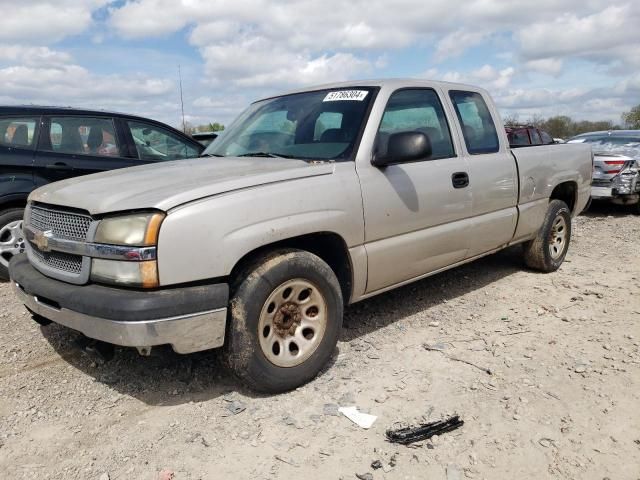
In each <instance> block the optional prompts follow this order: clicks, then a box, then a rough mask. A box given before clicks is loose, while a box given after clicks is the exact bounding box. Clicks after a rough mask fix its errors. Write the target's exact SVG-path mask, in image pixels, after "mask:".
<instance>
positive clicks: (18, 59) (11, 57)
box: [0, 44, 71, 66]
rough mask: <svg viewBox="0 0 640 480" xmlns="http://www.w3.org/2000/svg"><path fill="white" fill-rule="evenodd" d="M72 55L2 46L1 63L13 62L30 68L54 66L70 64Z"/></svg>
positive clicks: (25, 47)
mask: <svg viewBox="0 0 640 480" xmlns="http://www.w3.org/2000/svg"><path fill="white" fill-rule="evenodd" d="M70 61H71V55H69V54H68V53H66V52H60V51H56V50H51V49H50V48H48V47H32V46H25V45H2V44H0V62H13V63H20V64H22V65H29V66H54V65H62V64H65V63H69V62H70Z"/></svg>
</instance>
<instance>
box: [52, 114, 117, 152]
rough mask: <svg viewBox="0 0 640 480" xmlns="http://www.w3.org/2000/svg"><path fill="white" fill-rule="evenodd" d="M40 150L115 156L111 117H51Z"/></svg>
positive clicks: (113, 129)
mask: <svg viewBox="0 0 640 480" xmlns="http://www.w3.org/2000/svg"><path fill="white" fill-rule="evenodd" d="M46 140H47V139H45V141H44V142H41V145H42V149H43V150H49V151H53V152H59V153H70V154H80V155H95V156H99V157H119V156H120V145H119V144H118V140H117V139H116V133H115V128H114V126H113V120H111V119H108V118H93V117H51V118H50V127H49V136H48V142H47V141H46Z"/></svg>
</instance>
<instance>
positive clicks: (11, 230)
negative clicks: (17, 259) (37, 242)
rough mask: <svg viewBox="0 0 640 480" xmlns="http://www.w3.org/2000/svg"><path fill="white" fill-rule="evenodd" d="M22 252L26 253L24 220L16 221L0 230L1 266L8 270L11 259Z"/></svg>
mask: <svg viewBox="0 0 640 480" xmlns="http://www.w3.org/2000/svg"><path fill="white" fill-rule="evenodd" d="M22 252H24V235H23V234H22V220H16V221H14V222H10V223H8V224H6V225H4V226H3V227H2V228H0V265H2V266H3V267H5V268H7V267H8V266H9V260H11V257H13V256H14V255H17V254H19V253H22Z"/></svg>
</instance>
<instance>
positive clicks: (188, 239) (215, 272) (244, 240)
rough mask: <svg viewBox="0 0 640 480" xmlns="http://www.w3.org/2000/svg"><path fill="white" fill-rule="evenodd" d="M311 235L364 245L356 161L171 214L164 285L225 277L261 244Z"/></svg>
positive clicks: (165, 233) (164, 238) (162, 256)
mask: <svg viewBox="0 0 640 480" xmlns="http://www.w3.org/2000/svg"><path fill="white" fill-rule="evenodd" d="M316 232H330V233H335V234H337V235H339V236H340V237H342V238H343V239H344V241H345V243H346V245H347V247H353V246H356V245H361V244H362V243H363V242H364V219H363V214H362V197H361V195H360V188H359V182H358V179H357V176H356V173H355V169H354V166H353V163H349V164H339V165H336V168H335V172H334V173H333V174H331V175H322V176H318V177H310V178H304V179H297V180H289V181H284V182H279V183H275V184H269V185H263V186H259V187H255V188H249V189H244V190H238V191H235V192H230V193H226V194H221V195H218V196H215V197H212V198H209V199H205V200H202V201H197V202H193V203H190V204H187V205H184V206H182V207H179V208H177V209H174V210H172V211H170V212H169V213H168V215H167V217H166V219H165V220H164V222H163V224H162V227H161V229H160V236H159V239H158V269H159V275H160V284H161V285H173V284H179V283H187V282H194V281H200V280H206V279H211V278H218V277H225V276H228V275H229V274H230V273H231V271H232V269H233V267H234V266H235V265H236V263H237V262H238V261H239V260H240V259H241V258H242V257H244V256H245V255H246V254H248V253H250V252H252V251H253V250H256V249H258V248H261V247H264V246H267V245H270V244H273V243H275V242H279V241H281V240H286V239H288V238H293V237H298V236H301V235H307V234H311V233H316Z"/></svg>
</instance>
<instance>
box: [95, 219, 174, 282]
mask: <svg viewBox="0 0 640 480" xmlns="http://www.w3.org/2000/svg"><path fill="white" fill-rule="evenodd" d="M164 217H165V215H164V213H157V212H155V213H136V214H131V215H121V216H115V217H107V218H104V219H103V220H101V221H100V223H99V224H98V228H97V230H96V234H95V237H94V243H97V244H106V245H117V246H124V247H132V249H131V250H132V251H131V252H127V255H125V258H130V260H107V259H104V258H93V259H92V260H91V279H92V280H94V281H96V282H102V283H110V284H112V285H127V286H130V287H142V288H154V287H157V286H158V285H159V279H158V263H157V261H156V260H144V259H143V257H141V256H137V257H136V256H135V255H133V254H136V255H138V254H139V251H140V249H136V248H133V247H155V246H156V245H157V243H158V233H159V232H160V225H161V224H162V221H163V220H164ZM152 250H153V249H152ZM128 253H131V254H132V255H131V256H128ZM152 258H155V256H154V257H152Z"/></svg>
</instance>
